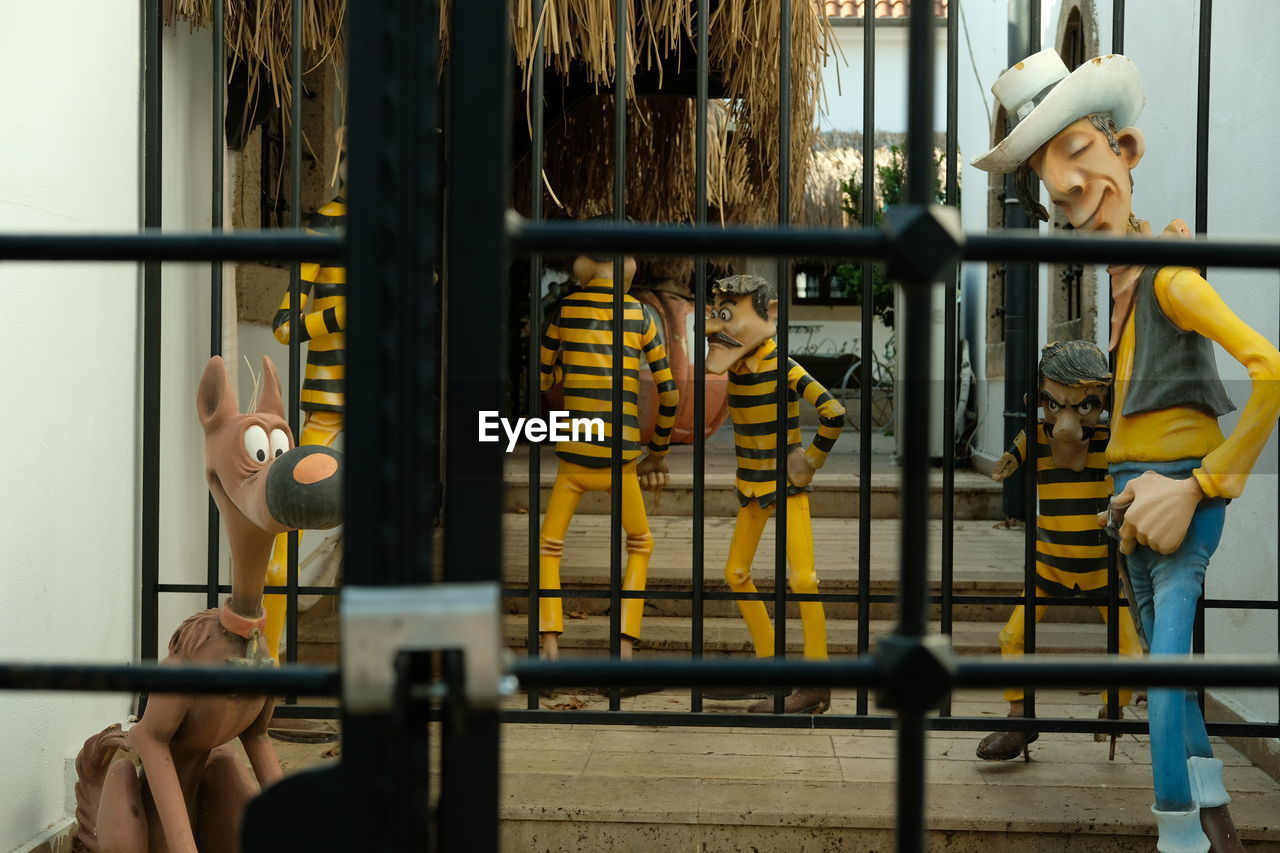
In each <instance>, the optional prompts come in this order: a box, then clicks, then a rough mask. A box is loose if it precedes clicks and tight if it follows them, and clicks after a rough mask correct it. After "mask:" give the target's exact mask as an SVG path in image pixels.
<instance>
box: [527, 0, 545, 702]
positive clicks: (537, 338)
mask: <svg viewBox="0 0 1280 853" xmlns="http://www.w3.org/2000/svg"><path fill="white" fill-rule="evenodd" d="M545 3H546V0H534V3H533V26H534V28H535V29H534V45H533V59H532V60H531V61H532V63H533V72H532V74H531V75H530V81H531V85H532V90H531V91H530V93H529V109H530V116H529V126H530V128H531V129H532V131H533V136H532V138H531V139H530V146H529V217H530V218H531V219H532V220H533V221H534V222H540V221H541V220H542V155H543V148H542V145H543V135H542V131H543V128H542V120H543V114H544V111H545V110H544V108H545V104H543V102H542V100H543V94H544V92H543V87H544V85H545V83H546V77H545V74H544V71H543V68H542V62H543V44H544V43H545V39H546V33H545V31H544V30H543V29H542V10H543V7H544V5H545ZM541 309H542V255H541V254H533V255H530V256H529V382H528V387H529V416H530V417H537V416H538V414H539V412H540V411H541V410H542V406H541V393H542V391H541V389H542V385H541V382H540V381H539V375H540V373H541V371H540V370H539V363H540V362H539V351H540V347H541V344H542V310H541ZM541 499H542V444H541V443H540V442H537V441H531V442H529V555H528V559H529V570H528V578H529V601H528V605H529V631H528V643H527V645H528V654H529V657H531V658H533V657H537V656H538V642H539V630H538V628H539V621H540V620H539V615H540V607H541V606H542V605H541V598H542V594H541V587H542V572H541V571H540V565H539V564H540V557H539V535H540V528H539V515H540V513H541V509H540V506H539V504H540V503H541ZM528 707H529V709H530V710H533V709H535V708H537V707H538V691H537V690H530V691H529V697H528Z"/></svg>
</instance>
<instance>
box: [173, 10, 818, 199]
mask: <svg viewBox="0 0 1280 853" xmlns="http://www.w3.org/2000/svg"><path fill="white" fill-rule="evenodd" d="M303 3H304V5H303V45H304V49H305V51H306V53H305V55H304V64H305V65H306V67H307V68H308V69H311V68H315V67H318V66H320V65H322V64H323V63H325V62H333V63H335V64H336V63H338V62H340V59H341V53H342V39H343V23H344V16H345V7H346V0H303ZM449 7H450V0H442V3H441V24H440V32H441V37H442V56H444V57H446V58H447V55H448V15H449ZM510 8H511V24H512V37H513V44H514V49H515V59H516V64H517V68H518V69H519V71H520V73H521V75H522V78H523V80H524V82H525V86H524V89H525V92H526V93H527V92H528V90H529V82H530V80H531V79H532V75H533V74H534V73H535V70H536V69H534V68H533V67H532V64H533V55H534V48H535V46H536V44H537V40H538V38H540V37H541V36H542V35H543V34H544V33H545V39H546V40H545V50H544V56H545V63H546V68H548V69H552V70H554V71H557V72H559V73H561V74H562V75H568V73H569V71H570V69H571V68H572V69H574V70H575V72H578V73H585V76H586V79H587V80H588V82H589V83H590V84H592V85H595V86H597V87H599V88H600V89H612V87H613V85H614V81H615V80H616V79H617V76H618V75H617V69H615V68H614V64H615V52H614V37H613V34H614V26H613V17H614V15H613V10H614V2H613V0H545V3H544V6H543V14H542V16H541V19H540V20H539V21H536V22H535V21H534V20H533V0H511V7H510ZM212 11H213V4H212V0H167V6H166V20H167V22H169V23H170V24H172V23H173V22H174V21H177V20H182V21H185V22H187V23H188V24H189V25H191V26H194V27H207V26H209V25H210V23H211V17H212ZM225 14H226V21H225V26H226V43H227V55H228V59H229V60H230V62H231V64H232V69H233V70H234V69H235V68H237V67H242V68H243V69H244V72H245V75H246V79H247V86H248V97H247V103H248V104H249V105H252V104H254V103H257V102H258V100H259V95H260V94H265V93H269V94H270V102H271V103H272V104H273V105H274V106H275V108H277V109H278V110H279V112H280V113H281V116H280V117H281V120H282V121H283V122H287V120H288V112H289V104H290V100H291V97H292V93H291V92H290V80H289V76H290V75H289V67H290V62H291V53H290V49H291V48H290V43H291V14H292V5H291V0H225ZM695 17H696V9H695V4H694V2H693V0H628V3H627V24H628V25H627V26H626V27H625V28H624V29H625V31H626V33H627V37H628V40H629V41H628V50H627V56H628V67H627V68H625V69H623V74H622V78H623V82H624V85H625V91H626V93H627V96H628V98H630V99H631V106H630V120H631V121H632V132H631V134H630V137H629V150H628V154H627V160H628V185H629V192H628V198H629V201H628V211H629V213H630V214H631V215H632V216H633V217H634V218H637V219H645V220H655V221H677V222H678V221H689V220H692V219H693V218H694V212H695V211H694V203H695V181H696V172H695V168H694V152H693V136H694V134H693V129H694V104H693V101H692V100H691V99H688V98H675V99H670V100H669V101H667V99H664V98H662V97H656V96H655V97H646V96H644V95H641V96H639V97H637V95H636V93H635V91H634V86H633V78H634V75H635V72H636V71H637V69H644V70H647V71H653V70H657V71H658V72H659V82H658V90H659V92H661V91H662V85H663V81H662V80H661V71H662V69H664V68H668V69H670V68H685V69H687V68H690V67H692V65H693V63H694V62H695V61H696V57H695V56H694V55H693V51H692V48H691V45H692V44H693V38H694V34H695V32H696V26H697V21H696V20H695ZM791 26H792V36H791V40H790V44H791V93H792V94H791V110H790V113H791V114H790V117H789V118H790V130H791V152H792V156H791V158H790V159H791V163H790V188H791V189H790V198H791V209H790V216H791V217H792V218H794V217H795V216H796V215H798V214H799V212H800V211H801V210H802V209H803V207H804V193H803V191H802V188H803V187H804V186H805V177H806V174H807V172H808V169H809V163H810V158H809V156H808V153H809V152H810V151H811V150H812V146H813V141H814V135H815V128H814V121H813V117H814V113H815V111H816V108H817V104H818V98H819V89H820V86H821V65H822V61H823V58H824V56H825V51H826V46H827V39H828V37H829V36H830V28H829V26H828V24H827V23H826V19H825V17H824V16H823V14H822V12H821V10H820V9H819V8H818V7H817V6H816V5H815V4H814V3H812V2H805V0H794V2H793V3H792V24H791ZM780 29H781V21H780V15H779V12H778V4H777V3H772V2H763V0H720V2H718V3H717V4H715V10H714V11H713V12H712V13H711V17H710V20H709V21H708V30H707V32H708V41H709V47H710V50H709V55H708V64H709V67H710V69H711V73H712V74H713V75H714V77H715V79H716V80H717V81H718V83H719V85H720V86H721V87H722V91H723V95H724V101H723V102H719V104H718V107H717V108H715V109H713V111H712V121H711V132H710V133H709V137H710V145H709V146H708V147H709V149H710V150H709V152H708V177H709V190H708V195H709V200H710V201H709V203H710V206H711V214H710V215H711V218H712V219H713V220H721V221H731V222H747V223H752V222H768V221H774V220H775V219H776V218H777V212H778V170H779V162H780V149H779V133H778V129H779V118H780V116H779V86H778V55H779V53H778V45H779V41H780ZM611 104H612V97H611V95H609V94H602V95H599V96H597V97H596V98H594V99H588V100H587V101H586V102H584V103H582V104H581V105H580V108H579V109H576V110H574V111H573V114H571V115H569V116H566V117H565V121H564V122H563V124H562V125H561V126H560V128H558V129H556V130H554V131H550V132H549V133H548V138H547V146H546V151H547V152H548V154H549V156H548V157H547V166H546V176H547V180H546V184H547V189H548V191H549V192H548V195H547V197H546V199H545V207H546V210H547V215H548V216H552V217H557V216H560V217H563V216H580V215H583V214H584V213H586V214H588V215H589V214H590V213H591V212H598V211H601V210H605V209H610V208H611V207H612V201H611V200H612V196H613V190H612V173H611V168H612V166H611V163H612V145H611V143H610V142H609V140H611V139H612V133H611V130H610V129H609V128H610V127H611V122H612V106H611ZM526 123H527V122H526ZM553 137H556V139H553ZM556 158H560V162H556ZM527 168H528V167H527V164H526V165H525V169H526V170H527ZM520 183H521V182H520V181H519V180H518V179H517V182H516V185H515V199H514V201H515V202H516V204H517V205H518V206H521V198H522V196H521V193H523V200H524V205H523V206H524V207H525V209H527V202H528V192H529V190H528V184H529V181H528V180H527V172H526V180H524V181H523V184H524V188H523V189H522V188H521V187H520Z"/></svg>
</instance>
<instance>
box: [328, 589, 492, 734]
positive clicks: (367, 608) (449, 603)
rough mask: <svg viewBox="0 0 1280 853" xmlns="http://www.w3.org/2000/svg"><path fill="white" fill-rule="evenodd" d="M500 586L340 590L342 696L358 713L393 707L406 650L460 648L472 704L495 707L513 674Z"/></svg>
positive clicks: (421, 650) (349, 710) (483, 707)
mask: <svg viewBox="0 0 1280 853" xmlns="http://www.w3.org/2000/svg"><path fill="white" fill-rule="evenodd" d="M500 604H501V591H500V588H499V586H498V584H496V583H449V584H434V585H431V586H392V587H383V586H379V587H373V586H348V587H345V588H344V589H343V590H342V603H341V609H340V613H341V620H342V634H341V636H340V644H341V649H342V698H343V702H344V703H345V705H346V710H347V711H348V712H349V713H354V714H375V713H380V712H386V711H390V710H391V709H392V706H393V704H394V699H395V689H396V669H395V660H396V656H397V655H399V654H400V653H401V652H430V651H451V650H459V651H461V652H462V657H463V672H464V676H465V678H466V684H465V686H464V689H465V691H466V696H467V702H468V704H470V705H471V707H473V708H476V709H484V710H492V709H495V708H497V705H498V697H499V696H500V695H502V694H504V693H509V692H511V689H512V687H513V685H514V679H513V678H512V677H511V676H510V674H509V672H508V670H507V667H506V666H505V661H504V656H505V655H504V652H505V650H504V649H503V647H502V636H501V626H500V621H499V620H500V619H501V608H500Z"/></svg>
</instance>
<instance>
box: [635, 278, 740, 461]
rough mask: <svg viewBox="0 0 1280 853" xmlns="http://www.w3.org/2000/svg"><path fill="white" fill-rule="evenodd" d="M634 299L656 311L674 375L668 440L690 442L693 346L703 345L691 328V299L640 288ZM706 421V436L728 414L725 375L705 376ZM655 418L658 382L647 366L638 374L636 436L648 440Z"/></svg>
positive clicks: (712, 431) (692, 325) (676, 442)
mask: <svg viewBox="0 0 1280 853" xmlns="http://www.w3.org/2000/svg"><path fill="white" fill-rule="evenodd" d="M634 295H635V297H636V299H638V300H640V301H641V302H642V303H644V304H645V305H647V306H649V307H651V308H653V309H654V311H655V313H656V314H657V315H658V321H659V326H658V328H659V329H660V330H661V332H662V340H663V343H664V344H665V345H666V350H667V361H669V362H670V364H671V375H672V376H673V377H675V380H676V388H677V389H678V390H679V391H680V405H679V407H678V408H677V409H676V423H675V426H674V427H673V428H672V430H671V443H672V444H692V443H693V436H694V431H693V427H694V423H693V402H694V400H693V364H694V361H693V360H694V357H695V355H694V353H695V350H694V349H693V347H694V346H695V345H696V346H704V345H705V344H704V343H703V341H702V340H700V339H697V338H696V335H697V333H696V331H695V330H694V316H693V310H694V303H693V300H692V299H687V298H685V297H683V296H677V295H676V294H673V293H659V292H654V291H640V292H637V293H635V294H634ZM705 400H706V423H705V425H704V430H703V435H704V436H710V435H711V434H712V433H714V432H715V431H716V430H717V429H718V428H719V426H720V424H722V423H724V420H725V418H727V417H728V416H729V393H728V382H727V377H725V376H711V375H709V374H708V376H707V384H706V395H705ZM657 418H658V386H657V385H656V384H655V383H654V381H653V376H652V374H650V373H649V372H648V371H647V370H646V371H641V374H640V437H641V440H642V441H645V442H647V441H649V439H650V438H652V437H653V429H654V425H655V422H656V421H657Z"/></svg>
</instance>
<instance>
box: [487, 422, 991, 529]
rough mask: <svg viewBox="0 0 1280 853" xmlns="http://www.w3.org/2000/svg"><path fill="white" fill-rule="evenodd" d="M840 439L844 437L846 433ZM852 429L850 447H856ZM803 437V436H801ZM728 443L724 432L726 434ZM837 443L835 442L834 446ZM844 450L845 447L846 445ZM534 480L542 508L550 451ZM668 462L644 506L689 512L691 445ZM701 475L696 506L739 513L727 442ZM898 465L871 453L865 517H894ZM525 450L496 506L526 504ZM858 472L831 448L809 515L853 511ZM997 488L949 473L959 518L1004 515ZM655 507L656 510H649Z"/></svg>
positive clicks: (966, 473)
mask: <svg viewBox="0 0 1280 853" xmlns="http://www.w3.org/2000/svg"><path fill="white" fill-rule="evenodd" d="M846 438H848V437H847V436H846ZM856 438H857V436H856V434H855V435H854V436H853V441H852V442H851V445H850V446H851V447H854V446H856V444H857V441H856ZM805 440H808V437H807V436H806V439H805ZM730 442H731V439H730ZM837 447H838V448H839V447H841V445H839V444H838V445H837ZM846 449H847V448H846ZM539 458H540V470H539V478H538V482H539V485H540V490H539V495H540V497H539V499H538V500H539V504H538V505H539V506H540V507H545V506H546V505H547V501H548V500H549V499H550V497H551V486H552V484H553V483H554V482H555V478H556V469H557V458H556V455H555V454H554V453H553V452H551V451H550V450H548V449H544V450H543V451H542V452H541V454H540V457H539ZM667 465H668V467H669V468H670V469H671V474H670V482H669V483H668V485H667V487H666V489H664V490H663V492H662V495H661V498H660V499H659V500H658V501H655V498H654V497H653V496H652V495H649V494H646V497H645V502H646V505H647V506H649V507H653V506H654V505H655V503H657V505H658V506H660V507H661V511H662V512H664V513H667V514H671V515H684V516H686V517H687V516H692V515H693V449H692V448H691V447H687V446H683V447H673V448H672V449H671V451H670V452H669V453H668V458H667ZM704 470H705V475H704V481H703V491H702V493H703V507H704V511H705V512H706V514H707V515H708V516H716V517H726V516H727V517H733V516H735V515H737V513H738V506H739V504H738V495H737V490H736V488H735V487H734V470H735V462H734V456H733V451H732V444H731V443H730V444H729V445H728V447H727V448H721V447H718V446H711V445H709V446H708V449H707V457H706V467H705V469H704ZM901 478H902V474H901V469H900V468H898V467H897V466H896V465H893V464H891V463H890V462H888V461H887V459H886V458H885V457H882V456H875V457H874V462H873V467H872V473H871V517H872V518H898V517H899V486H900V483H901ZM529 482H530V477H529V457H528V448H527V447H520V448H517V449H516V450H515V452H513V453H511V454H509V455H507V457H506V458H505V459H504V471H503V483H504V486H505V488H504V497H503V511H504V512H528V511H529ZM861 482H862V480H861V477H860V468H859V464H858V459H857V456H856V455H853V454H844V455H841V454H839V453H833V454H832V455H831V456H830V457H829V458H828V461H827V464H826V465H825V466H823V468H822V470H820V471H819V472H818V473H817V474H816V475H815V476H814V479H813V491H812V492H811V493H810V495H809V506H810V511H811V512H812V514H813V515H814V516H815V517H845V518H857V517H858V513H859V507H860V501H861ZM1002 495H1003V487H1002V486H1001V485H1000V484H999V483H995V482H993V481H992V480H991V478H990V477H988V476H986V475H984V474H980V473H978V472H976V471H973V470H971V469H960V470H957V471H956V472H955V490H954V493H953V502H952V505H953V506H954V508H955V509H954V512H955V517H956V518H958V519H991V520H998V519H1001V518H1003V517H1004V513H1003V509H1002V503H1003V498H1002ZM942 502H943V490H942V472H941V470H934V471H931V472H930V474H929V512H930V517H932V518H941V517H942V505H943V503H942ZM652 511H655V512H656V511H657V510H652ZM577 512H578V513H579V514H582V515H599V514H604V515H607V514H608V513H609V496H608V495H607V494H604V493H601V492H591V493H588V494H587V495H585V496H583V499H582V501H581V503H580V504H579V505H578V510H577Z"/></svg>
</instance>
